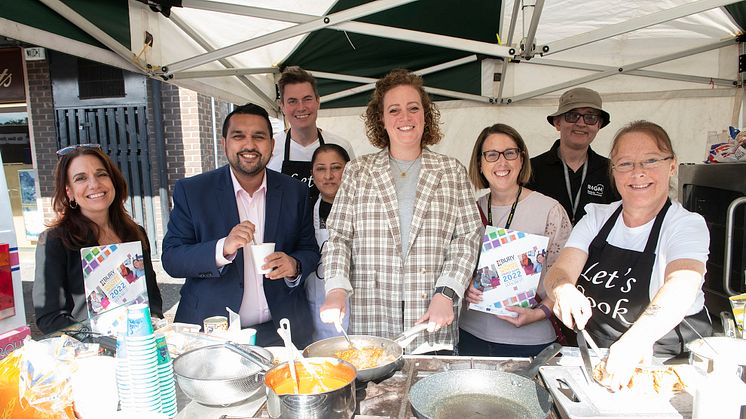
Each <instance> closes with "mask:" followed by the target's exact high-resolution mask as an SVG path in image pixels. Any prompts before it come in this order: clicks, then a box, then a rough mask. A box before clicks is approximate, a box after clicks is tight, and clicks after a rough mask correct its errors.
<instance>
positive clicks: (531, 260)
mask: <svg viewBox="0 0 746 419" xmlns="http://www.w3.org/2000/svg"><path fill="white" fill-rule="evenodd" d="M548 244H549V238H548V237H545V236H540V235H537V234H529V233H524V232H522V231H515V230H506V229H504V228H499V227H492V226H487V227H486V229H485V232H484V237H483V239H482V253H481V254H480V256H479V264H478V265H477V272H476V274H475V275H474V279H473V281H474V282H473V283H474V286H475V287H476V288H477V289H479V290H481V291H482V292H483V294H482V297H483V300H482V302H481V303H480V304H469V309H471V310H478V311H483V312H485V313H493V314H502V315H507V316H511V317H515V316H516V314H515V313H513V312H511V311H508V310H506V309H505V307H508V306H520V307H531V306H533V305H535V304H536V287H537V286H538V285H539V278H540V277H541V272H542V271H543V270H544V264H545V263H546V254H547V245H548Z"/></svg>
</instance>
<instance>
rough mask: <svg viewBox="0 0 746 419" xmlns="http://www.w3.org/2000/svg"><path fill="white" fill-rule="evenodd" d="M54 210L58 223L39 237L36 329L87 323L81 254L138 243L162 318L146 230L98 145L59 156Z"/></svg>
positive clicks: (154, 310) (153, 301)
mask: <svg viewBox="0 0 746 419" xmlns="http://www.w3.org/2000/svg"><path fill="white" fill-rule="evenodd" d="M57 155H58V157H59V160H58V161H57V166H56V168H55V171H54V185H55V189H54V195H53V196H52V207H53V208H54V210H55V212H56V213H57V218H56V219H55V220H54V221H53V222H52V223H51V224H50V228H49V229H47V230H46V231H44V232H43V233H42V234H41V235H40V236H39V242H38V244H37V246H36V275H35V279H34V289H33V301H34V309H35V311H36V325H37V326H38V327H39V330H41V331H42V332H43V333H51V332H53V331H56V330H59V329H62V328H64V327H66V326H69V325H71V324H74V323H77V322H80V321H84V320H87V319H88V312H87V309H86V295H85V287H84V285H83V271H82V266H81V261H80V249H81V248H83V247H90V246H100V245H108V244H113V243H123V242H131V241H140V242H141V243H142V250H143V256H144V266H145V276H146V284H147V288H148V300H149V304H150V312H151V314H152V315H154V316H158V317H163V316H162V312H163V309H162V305H163V302H162V300H161V293H160V290H159V289H158V284H157V283H156V278H155V272H154V271H153V265H152V263H151V261H150V243H149V241H148V237H147V236H146V235H145V230H144V229H143V228H142V227H140V226H139V225H137V224H136V223H135V221H134V220H132V218H131V217H130V216H129V214H127V211H126V210H125V209H124V201H125V200H126V199H127V196H128V195H127V184H126V182H125V180H124V177H123V176H122V174H121V173H120V172H119V169H117V167H116V166H115V165H114V163H113V162H112V161H111V159H110V158H109V156H107V155H106V154H104V152H103V151H102V150H101V147H100V146H99V145H98V144H83V145H77V146H70V147H66V148H63V149H61V150H59V151H58V152H57Z"/></svg>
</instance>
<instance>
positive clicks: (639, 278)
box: [545, 121, 712, 390]
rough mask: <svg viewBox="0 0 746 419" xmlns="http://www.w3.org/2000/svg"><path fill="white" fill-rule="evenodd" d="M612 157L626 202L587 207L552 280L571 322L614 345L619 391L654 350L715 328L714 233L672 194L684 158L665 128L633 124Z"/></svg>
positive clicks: (678, 346)
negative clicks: (710, 273)
mask: <svg viewBox="0 0 746 419" xmlns="http://www.w3.org/2000/svg"><path fill="white" fill-rule="evenodd" d="M610 159H611V174H610V176H611V177H612V179H613V180H614V185H615V187H616V189H617V190H618V191H619V194H620V195H621V196H622V200H621V201H619V202H614V203H612V204H608V205H601V204H589V205H588V206H587V215H586V216H585V217H584V218H583V219H582V220H580V222H579V223H578V224H577V226H575V229H574V230H573V231H572V234H571V235H570V238H569V240H568V241H567V245H566V247H565V248H564V249H563V250H562V252H561V253H560V257H559V259H558V260H557V262H556V263H555V264H554V266H552V268H551V269H550V271H549V274H548V275H547V278H546V281H545V283H546V286H547V291H548V294H549V295H550V296H552V297H553V298H554V299H555V301H556V302H555V306H554V312H555V314H557V317H558V318H559V319H561V320H562V322H563V323H565V324H566V325H567V326H568V327H576V328H577V329H584V328H585V329H586V330H587V332H588V333H589V334H590V335H591V336H592V337H593V339H594V340H595V341H596V342H597V343H598V345H599V346H602V347H610V350H609V356H608V359H607V360H606V366H605V374H604V378H603V382H604V384H605V385H607V386H608V387H609V388H610V389H612V390H618V389H620V388H623V387H625V386H626V385H627V384H628V383H629V382H630V377H631V376H632V373H633V372H634V368H635V367H636V366H637V364H638V363H640V362H645V361H646V360H648V358H649V357H650V355H652V354H653V353H655V355H657V356H667V357H671V356H677V355H680V354H681V353H682V352H684V351H685V345H686V343H687V342H688V341H690V340H693V339H696V337H697V334H696V333H695V332H694V330H693V329H696V330H697V331H698V332H699V334H701V335H703V336H708V335H710V334H711V332H712V326H711V323H710V319H709V315H708V313H707V310H706V309H705V308H704V293H703V292H702V284H703V283H704V272H705V264H706V262H707V254H708V248H709V233H708V231H707V226H706V225H705V221H704V219H703V218H702V217H701V216H700V215H698V214H694V213H691V212H689V211H687V210H686V209H684V207H682V206H681V204H679V203H678V202H671V200H670V199H669V197H668V191H669V182H670V180H671V177H672V176H674V174H675V173H676V165H677V161H676V155H675V153H674V151H673V147H672V145H671V139H670V138H669V136H668V134H667V133H666V131H665V130H664V129H663V128H661V127H660V126H658V125H656V124H654V123H652V122H647V121H637V122H633V123H631V124H629V125H627V126H625V127H624V128H622V129H621V130H619V132H617V134H616V135H615V137H614V140H613V142H612V146H611V153H610Z"/></svg>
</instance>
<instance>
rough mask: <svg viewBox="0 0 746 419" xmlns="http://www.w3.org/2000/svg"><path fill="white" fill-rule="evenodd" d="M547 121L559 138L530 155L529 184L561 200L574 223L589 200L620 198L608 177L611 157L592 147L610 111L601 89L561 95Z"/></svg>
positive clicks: (575, 89)
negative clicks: (544, 148)
mask: <svg viewBox="0 0 746 419" xmlns="http://www.w3.org/2000/svg"><path fill="white" fill-rule="evenodd" d="M547 122H549V124H551V125H552V126H553V127H554V128H555V129H556V130H557V131H559V133H560V138H559V139H558V140H557V141H555V142H554V145H552V148H551V149H549V151H547V152H546V153H544V154H541V155H538V156H536V157H534V158H532V159H531V170H532V172H533V176H532V179H531V181H530V182H529V184H528V185H526V187H528V188H530V189H533V190H535V191H537V192H541V193H543V194H544V195H547V196H550V197H552V198H554V199H556V200H557V201H559V202H560V203H561V204H562V206H563V207H564V208H565V211H567V214H568V215H569V216H570V220H571V221H572V223H573V225H574V224H575V223H577V222H578V220H580V219H581V218H582V217H583V216H584V215H585V209H584V207H585V205H586V204H588V203H591V202H593V203H602V204H608V203H611V202H613V201H616V200H618V199H619V196H618V195H617V193H616V192H615V191H614V190H613V189H612V187H611V181H610V180H609V159H607V158H605V157H602V156H600V155H598V154H596V153H595V152H594V151H593V150H592V149H591V143H592V142H593V140H594V139H595V138H596V134H597V133H598V131H599V130H600V129H601V128H603V127H605V126H606V125H608V124H609V122H610V118H609V113H608V112H606V111H605V110H603V108H602V103H601V96H600V95H599V94H598V92H596V91H594V90H591V89H587V88H585V87H576V88H574V89H570V90H568V91H566V92H565V93H563V94H562V96H560V100H559V107H558V108H557V111H556V112H554V113H553V114H551V115H549V116H547Z"/></svg>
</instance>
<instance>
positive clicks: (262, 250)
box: [251, 243, 275, 275]
mask: <svg viewBox="0 0 746 419" xmlns="http://www.w3.org/2000/svg"><path fill="white" fill-rule="evenodd" d="M274 251H275V244H274V243H262V244H252V245H251V259H252V260H253V261H254V267H255V268H256V273H258V274H260V275H264V274H268V273H269V272H270V271H271V269H262V266H264V263H265V262H264V258H266V257H267V256H269V255H270V254H272V253H274Z"/></svg>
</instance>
